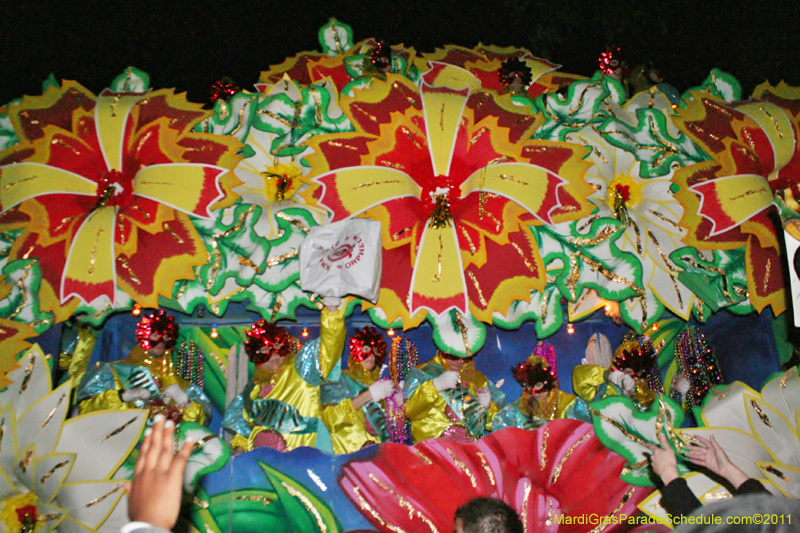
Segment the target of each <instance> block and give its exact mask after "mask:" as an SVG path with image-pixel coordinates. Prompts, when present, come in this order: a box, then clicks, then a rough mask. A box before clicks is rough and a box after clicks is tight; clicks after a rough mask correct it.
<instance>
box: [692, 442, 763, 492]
mask: <svg viewBox="0 0 800 533" xmlns="http://www.w3.org/2000/svg"><path fill="white" fill-rule="evenodd" d="M694 438H696V439H697V440H698V442H700V444H702V446H694V445H689V446H687V449H688V450H689V452H688V453H687V454H686V457H687V458H688V459H689V460H690V461H691V462H692V463H694V464H696V465H698V466H702V467H705V468H708V469H709V470H711V471H712V472H714V473H715V474H717V475H719V476H722V477H724V478H725V479H726V480H728V481H729V482H730V483H731V485H733V486H734V487H736V488H737V489H738V488H739V487H740V486H741V485H742V483H744V482H745V481H747V480H748V479H749V478H748V476H747V474H745V473H744V472H743V471H742V470H741V469H740V468H738V467H737V466H736V465H734V464H733V463H732V462H731V460H730V459H729V458H728V455H727V454H726V453H725V450H723V449H722V447H721V446H720V445H719V444H718V443H717V440H716V439H715V438H714V435H711V439H710V440H709V439H704V438H703V437H700V436H697V435H695V436H694Z"/></svg>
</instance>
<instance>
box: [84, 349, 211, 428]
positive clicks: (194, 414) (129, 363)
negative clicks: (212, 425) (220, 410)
mask: <svg viewBox="0 0 800 533" xmlns="http://www.w3.org/2000/svg"><path fill="white" fill-rule="evenodd" d="M125 367H128V368H125ZM133 367H143V368H145V369H147V370H148V371H149V372H150V374H151V375H152V376H153V378H155V380H156V381H157V383H158V386H159V389H160V390H161V391H163V390H164V389H166V388H167V387H168V386H170V385H173V384H176V385H178V386H179V387H180V388H181V389H182V390H183V391H185V392H187V393H188V394H189V396H190V400H191V403H190V404H189V405H188V406H186V407H185V408H182V411H183V420H184V421H190V422H197V423H198V424H201V425H205V423H206V413H205V411H204V409H203V405H202V404H201V403H198V402H197V401H195V400H194V399H193V398H192V396H193V394H191V393H190V390H191V389H197V393H198V394H201V395H202V391H199V389H198V388H197V387H196V386H195V385H193V384H191V383H189V382H188V381H186V380H185V379H183V378H181V377H179V376H178V375H177V373H176V371H175V367H174V365H173V363H172V353H171V352H167V353H165V354H164V355H163V356H161V357H150V356H148V355H147V354H146V353H145V351H144V350H143V349H142V347H141V346H140V345H138V344H137V345H136V346H134V347H133V349H132V350H131V352H130V353H129V354H128V357H126V358H125V359H122V360H120V361H116V362H114V363H111V364H107V365H105V366H103V365H98V366H97V367H96V368H95V369H94V372H92V371H88V372H87V373H86V376H85V377H84V380H83V383H82V385H81V388H82V389H84V392H85V391H86V390H91V388H92V385H91V383H93V382H94V383H95V384H97V383H98V382H99V381H100V380H102V378H101V375H102V374H103V373H104V372H106V371H107V370H109V369H110V371H111V374H112V375H113V387H109V386H106V387H104V388H105V390H103V391H102V392H99V393H98V394H94V395H92V396H90V397H85V395H84V396H82V394H81V392H82V391H81V390H79V392H78V399H79V400H80V403H79V407H78V410H79V412H80V413H81V414H83V413H88V412H91V411H99V410H102V409H139V408H141V407H140V406H137V405H136V402H123V401H122V400H121V399H120V397H119V393H120V392H121V391H123V390H125V386H124V384H123V382H122V379H121V377H120V372H122V371H123V370H125V371H128V370H129V368H133ZM105 382H106V383H108V382H109V379H108V377H106V379H105ZM145 403H147V402H145Z"/></svg>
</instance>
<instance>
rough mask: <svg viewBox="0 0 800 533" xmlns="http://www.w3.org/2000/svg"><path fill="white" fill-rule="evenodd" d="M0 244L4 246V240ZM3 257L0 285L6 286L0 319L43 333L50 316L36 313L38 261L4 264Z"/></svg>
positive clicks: (25, 260)
mask: <svg viewBox="0 0 800 533" xmlns="http://www.w3.org/2000/svg"><path fill="white" fill-rule="evenodd" d="M2 242H3V243H6V244H7V242H6V241H5V239H3V241H2ZM7 258H8V255H7V254H3V259H2V260H0V265H3V266H2V274H3V278H2V283H3V284H4V285H8V286H9V292H8V295H7V296H6V297H5V298H2V299H0V316H2V317H3V318H7V319H9V320H14V321H16V322H22V323H24V324H28V325H30V326H33V329H34V330H35V331H36V333H39V334H41V333H44V332H45V331H47V330H48V329H50V326H52V325H53V318H54V317H53V314H52V313H48V312H44V311H41V310H40V309H39V287H40V286H41V282H42V271H41V269H40V267H39V261H38V259H17V260H15V261H10V262H8V263H6V261H7Z"/></svg>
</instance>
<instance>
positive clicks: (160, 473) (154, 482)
mask: <svg viewBox="0 0 800 533" xmlns="http://www.w3.org/2000/svg"><path fill="white" fill-rule="evenodd" d="M174 439H175V424H174V423H173V422H172V421H166V420H165V419H164V418H163V417H161V418H159V417H156V421H155V423H154V424H153V427H152V428H150V429H148V430H147V432H146V433H145V436H144V440H143V441H142V447H141V450H140V454H139V458H138V459H137V460H136V466H135V467H134V469H133V479H132V480H131V481H130V482H128V483H126V484H125V490H126V491H127V493H128V517H129V518H130V519H131V520H132V521H134V522H147V523H148V524H150V525H152V526H155V527H158V528H161V529H166V530H170V529H172V527H173V526H174V525H175V523H176V522H177V521H178V512H179V511H180V507H181V493H182V487H183V471H184V470H185V469H186V462H187V461H188V459H189V455H190V454H191V453H192V446H193V444H194V443H193V442H192V441H191V440H186V441H185V442H184V443H183V446H182V447H181V449H180V451H179V452H178V453H177V454H174V452H173V447H174V443H175V440H174Z"/></svg>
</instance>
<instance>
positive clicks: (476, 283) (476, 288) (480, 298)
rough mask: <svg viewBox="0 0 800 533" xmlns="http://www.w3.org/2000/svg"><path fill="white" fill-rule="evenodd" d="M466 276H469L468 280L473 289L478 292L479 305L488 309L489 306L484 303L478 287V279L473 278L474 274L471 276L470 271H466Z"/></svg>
mask: <svg viewBox="0 0 800 533" xmlns="http://www.w3.org/2000/svg"><path fill="white" fill-rule="evenodd" d="M467 275H468V276H469V279H470V280H471V281H472V285H473V286H474V287H475V290H476V291H478V299H479V300H480V302H481V305H482V306H484V307H488V306H489V304H488V302H487V301H486V298H484V297H483V291H482V290H481V287H480V285H478V279H477V278H476V277H475V274H473V273H472V271H471V270H468V271H467Z"/></svg>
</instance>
